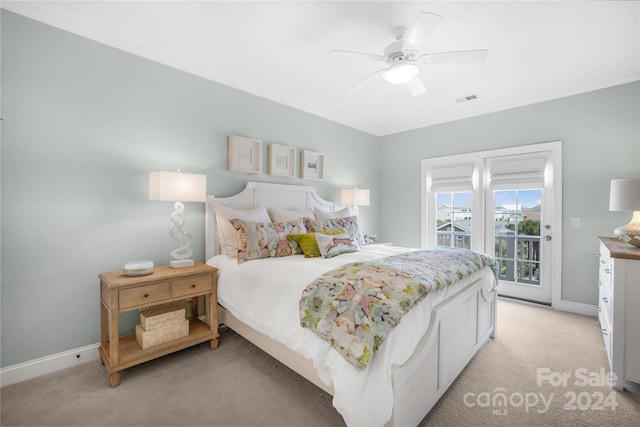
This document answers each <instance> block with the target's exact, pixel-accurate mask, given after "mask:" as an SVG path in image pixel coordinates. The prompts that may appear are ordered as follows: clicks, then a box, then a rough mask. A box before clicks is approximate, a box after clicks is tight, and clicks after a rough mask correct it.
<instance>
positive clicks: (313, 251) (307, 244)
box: [287, 228, 347, 258]
mask: <svg viewBox="0 0 640 427" xmlns="http://www.w3.org/2000/svg"><path fill="white" fill-rule="evenodd" d="M346 232H347V230H345V229H344V228H339V229H337V230H327V231H322V232H321V234H327V235H330V236H332V235H336V234H344V233H346ZM287 239H289V240H295V241H296V242H298V245H300V247H301V248H302V252H303V253H304V257H305V258H317V257H319V256H321V254H320V248H319V247H318V242H316V233H305V234H289V235H287Z"/></svg>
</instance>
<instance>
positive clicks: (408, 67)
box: [382, 64, 419, 85]
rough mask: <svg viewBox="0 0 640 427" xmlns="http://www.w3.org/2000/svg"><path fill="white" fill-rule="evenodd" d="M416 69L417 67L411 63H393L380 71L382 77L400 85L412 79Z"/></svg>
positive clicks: (415, 74) (416, 72) (416, 73)
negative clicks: (382, 71) (383, 70)
mask: <svg viewBox="0 0 640 427" xmlns="http://www.w3.org/2000/svg"><path fill="white" fill-rule="evenodd" d="M418 71H419V70H418V67H417V66H415V65H413V64H395V65H392V66H391V68H389V69H388V70H387V71H385V72H384V73H382V78H383V79H385V80H386V81H388V82H389V83H394V84H397V85H401V84H404V83H407V82H410V81H411V80H413V79H414V78H415V77H416V76H417V75H418Z"/></svg>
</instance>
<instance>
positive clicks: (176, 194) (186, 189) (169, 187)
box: [149, 170, 207, 268]
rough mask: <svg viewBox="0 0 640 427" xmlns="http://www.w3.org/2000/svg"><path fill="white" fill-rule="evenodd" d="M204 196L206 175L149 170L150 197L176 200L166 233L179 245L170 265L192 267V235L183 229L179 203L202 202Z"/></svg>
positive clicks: (173, 253)
mask: <svg viewBox="0 0 640 427" xmlns="http://www.w3.org/2000/svg"><path fill="white" fill-rule="evenodd" d="M206 198H207V176H206V175H199V174H192V173H182V172H180V171H179V170H178V171H177V172H163V171H158V172H149V200H161V201H169V202H175V204H174V205H173V208H174V211H173V212H172V213H171V215H170V217H169V218H170V219H171V221H172V222H173V224H172V225H171V227H170V228H169V235H170V236H171V237H173V238H174V239H175V240H177V242H178V248H177V249H174V250H173V251H172V252H171V256H172V257H173V258H174V259H173V260H171V261H170V262H169V265H170V266H171V267H172V268H183V267H191V266H193V265H194V261H193V260H192V259H189V257H191V255H193V249H191V235H190V233H189V232H188V231H185V230H184V222H185V221H184V205H183V204H182V202H205V201H206Z"/></svg>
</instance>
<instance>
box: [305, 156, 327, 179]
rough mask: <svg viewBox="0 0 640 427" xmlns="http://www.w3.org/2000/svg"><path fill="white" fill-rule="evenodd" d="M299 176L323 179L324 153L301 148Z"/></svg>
mask: <svg viewBox="0 0 640 427" xmlns="http://www.w3.org/2000/svg"><path fill="white" fill-rule="evenodd" d="M300 178H303V179H318V180H322V179H324V154H320V153H316V152H315V151H308V150H302V153H300Z"/></svg>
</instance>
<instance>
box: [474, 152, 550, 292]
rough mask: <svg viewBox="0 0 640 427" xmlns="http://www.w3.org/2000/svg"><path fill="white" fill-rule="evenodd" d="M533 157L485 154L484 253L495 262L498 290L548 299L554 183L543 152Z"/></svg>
mask: <svg viewBox="0 0 640 427" xmlns="http://www.w3.org/2000/svg"><path fill="white" fill-rule="evenodd" d="M541 154H542V156H540V155H541ZM536 156H538V157H534V158H533V159H532V158H523V156H507V158H504V157H501V158H499V159H488V170H489V174H490V176H491V178H490V179H491V180H492V183H490V185H489V188H488V189H487V193H486V198H487V202H488V203H487V205H486V208H487V215H486V217H487V234H489V236H488V237H489V238H488V239H487V243H488V244H490V245H491V248H487V253H493V254H494V257H495V258H496V261H497V264H498V267H497V268H498V278H499V280H500V285H499V286H498V294H499V295H502V296H508V297H513V298H518V299H523V300H528V301H534V302H539V303H544V304H551V296H552V292H551V291H552V287H551V281H552V278H551V271H552V268H553V266H552V263H553V257H552V245H551V244H550V242H551V241H552V231H553V229H554V224H553V223H552V218H553V215H552V214H551V213H552V210H553V185H552V183H551V182H549V181H552V179H545V173H544V171H545V169H546V164H547V161H546V155H544V153H537V154H536ZM492 160H493V161H492ZM505 165H511V166H514V165H515V167H512V168H511V169H510V170H508V171H507V170H506V169H505V167H506V166H505ZM527 165H528V166H527ZM518 168H522V169H524V170H517V169H518ZM526 169H529V170H526ZM489 221H491V224H489ZM490 251H491V252H490Z"/></svg>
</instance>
